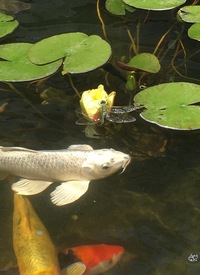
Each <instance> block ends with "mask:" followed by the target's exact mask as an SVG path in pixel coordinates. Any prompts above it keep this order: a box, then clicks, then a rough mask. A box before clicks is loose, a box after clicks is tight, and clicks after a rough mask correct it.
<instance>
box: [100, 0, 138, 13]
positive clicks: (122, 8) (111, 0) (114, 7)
mask: <svg viewBox="0 0 200 275" xmlns="http://www.w3.org/2000/svg"><path fill="white" fill-rule="evenodd" d="M105 6H106V9H107V10H108V11H109V12H110V13H112V14H115V15H125V14H126V10H127V11H130V12H132V11H134V10H135V9H134V8H133V7H130V6H129V5H127V4H125V3H124V2H123V0H106V3H105Z"/></svg>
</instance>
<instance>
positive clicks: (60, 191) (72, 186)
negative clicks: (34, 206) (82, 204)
mask: <svg viewBox="0 0 200 275" xmlns="http://www.w3.org/2000/svg"><path fill="white" fill-rule="evenodd" d="M89 183H90V181H66V182H63V183H62V184H61V185H59V186H58V187H56V189H55V190H54V191H53V192H52V193H51V194H50V196H51V201H52V202H53V203H54V204H56V205H58V206H61V205H65V204H68V203H72V202H74V201H76V200H78V199H79V198H80V197H81V196H82V195H83V194H85V192H86V191H87V190H88V187H89Z"/></svg>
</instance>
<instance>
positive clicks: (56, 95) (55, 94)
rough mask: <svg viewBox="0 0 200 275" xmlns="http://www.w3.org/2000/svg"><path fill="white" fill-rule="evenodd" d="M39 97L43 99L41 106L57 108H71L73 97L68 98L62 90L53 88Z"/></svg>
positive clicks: (46, 90)
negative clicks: (47, 105) (56, 106)
mask: <svg viewBox="0 0 200 275" xmlns="http://www.w3.org/2000/svg"><path fill="white" fill-rule="evenodd" d="M40 97H41V98H42V99H43V102H42V104H48V103H50V104H52V103H53V104H56V105H58V106H64V107H68V106H72V105H73V97H72V96H69V95H67V94H66V92H64V91H63V90H59V89H56V88H53V87H49V88H47V89H45V90H44V91H43V92H41V93H40Z"/></svg>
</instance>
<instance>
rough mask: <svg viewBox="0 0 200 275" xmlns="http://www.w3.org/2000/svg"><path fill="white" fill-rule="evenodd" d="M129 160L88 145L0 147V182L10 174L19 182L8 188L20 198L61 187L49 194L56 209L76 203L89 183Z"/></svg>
mask: <svg viewBox="0 0 200 275" xmlns="http://www.w3.org/2000/svg"><path fill="white" fill-rule="evenodd" d="M130 160H131V158H130V156H129V155H127V154H124V153H122V152H120V151H115V150H114V149H100V150H93V148H92V147H91V146H89V145H71V146H70V147H69V148H67V149H64V150H55V151H34V150H30V149H26V148H21V147H0V180H2V179H4V178H6V177H7V176H8V175H10V174H12V175H15V176H19V177H21V178H22V179H20V180H19V181H17V182H15V183H14V184H13V185H12V189H13V190H14V191H15V192H17V193H18V194H21V195H33V194H37V193H40V192H42V191H43V190H45V189H46V188H47V187H48V186H49V185H50V184H52V183H53V182H55V181H59V182H62V183H61V185H59V186H58V187H56V189H55V190H54V191H53V192H52V193H51V200H52V202H53V203H54V204H56V205H59V206H61V205H65V204H68V203H71V202H74V201H75V200H77V199H79V198H80V197H81V196H82V195H83V194H84V193H85V192H86V191H87V190H88V187H89V183H90V181H91V180H96V179H101V178H105V177H107V176H110V175H111V174H113V173H115V172H117V171H119V170H120V169H122V172H123V171H124V170H125V168H126V167H127V165H128V164H129V163H130Z"/></svg>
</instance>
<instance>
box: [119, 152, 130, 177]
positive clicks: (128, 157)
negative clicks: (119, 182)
mask: <svg viewBox="0 0 200 275" xmlns="http://www.w3.org/2000/svg"><path fill="white" fill-rule="evenodd" d="M130 162H131V157H130V156H129V155H127V156H126V157H124V161H123V163H122V171H121V172H120V173H119V174H120V175H121V174H122V173H124V171H125V170H126V167H127V166H128V165H129V163H130Z"/></svg>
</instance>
